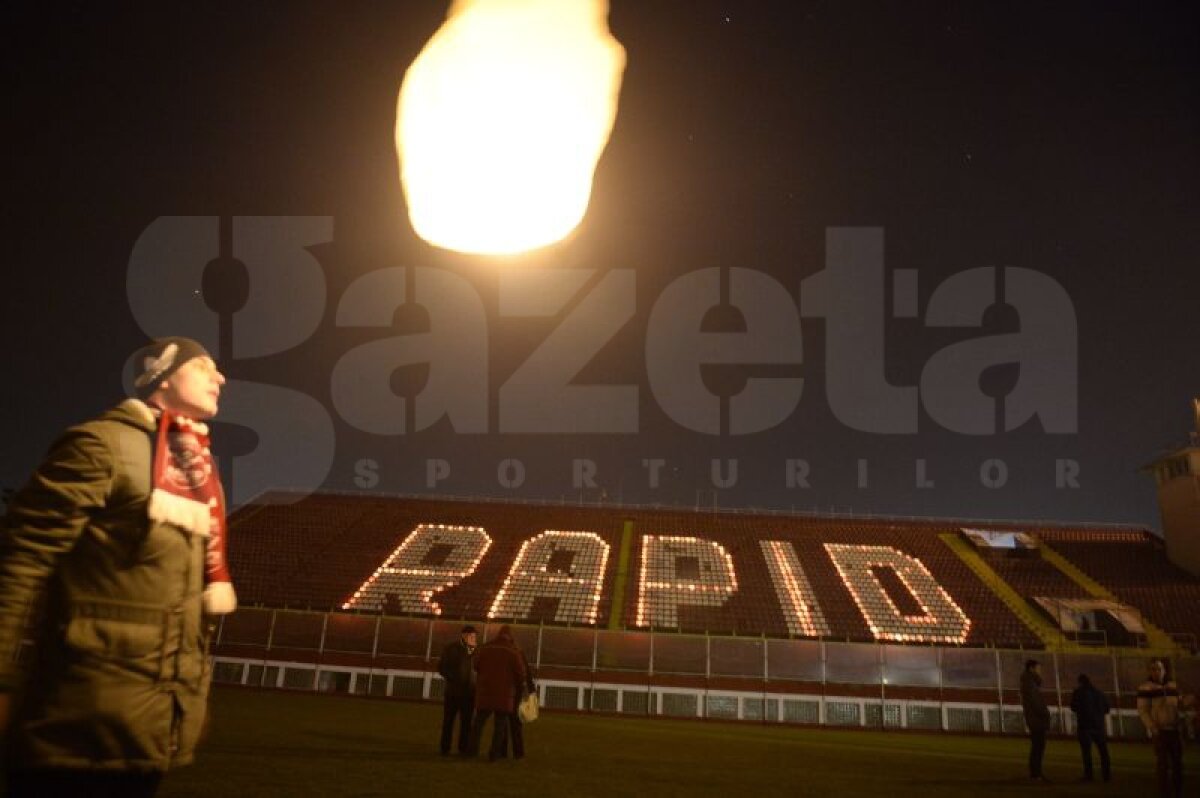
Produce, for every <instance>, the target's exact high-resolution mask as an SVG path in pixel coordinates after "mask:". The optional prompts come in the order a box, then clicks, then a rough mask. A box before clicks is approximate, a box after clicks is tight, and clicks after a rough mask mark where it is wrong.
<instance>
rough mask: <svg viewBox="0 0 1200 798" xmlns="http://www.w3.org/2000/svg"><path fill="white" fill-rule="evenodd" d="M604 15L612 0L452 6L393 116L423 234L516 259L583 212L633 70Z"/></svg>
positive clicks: (485, 1) (461, 0) (511, 0)
mask: <svg viewBox="0 0 1200 798" xmlns="http://www.w3.org/2000/svg"><path fill="white" fill-rule="evenodd" d="M607 18H608V2H607V0H456V1H455V2H454V3H453V5H451V7H450V12H449V14H448V15H447V18H446V22H445V23H444V24H443V25H442V27H441V28H440V29H439V30H438V31H437V33H435V34H434V36H433V38H432V39H430V40H429V43H428V44H426V45H425V49H424V50H422V51H421V54H420V55H418V56H417V58H416V60H415V61H413V64H412V66H411V67H409V69H408V72H407V73H406V74H405V76H404V84H403V85H402V86H401V88H400V100H399V108H398V111H397V120H396V148H397V151H398V153H399V156H400V179H401V181H402V182H403V184H404V193H405V198H406V200H407V202H408V213H409V218H410V219H411V220H412V225H413V228H414V229H415V230H416V231H417V234H418V235H419V236H421V238H423V239H425V240H426V241H428V242H429V243H431V244H434V245H436V246H440V247H446V248H448V249H454V250H458V251H460V252H471V253H480V254H513V253H516V252H523V251H525V250H529V249H534V248H537V247H541V246H545V245H547V244H552V243H554V242H555V241H558V240H560V239H562V238H563V237H564V236H566V235H567V234H568V233H570V232H571V231H572V230H573V229H575V227H576V226H577V225H578V224H579V222H580V221H582V220H583V215H584V212H585V211H586V210H587V205H588V197H589V196H590V194H591V190H592V174H593V172H594V171H595V169H596V164H597V162H598V161H599V160H600V155H601V153H602V152H603V151H604V146H605V144H607V142H608V136H609V134H610V133H611V132H612V126H613V121H614V120H615V118H616V115H617V94H618V92H619V90H620V86H621V73H622V72H623V71H624V68H625V50H624V48H622V47H621V45H620V43H619V42H617V40H616V39H614V38H613V37H612V35H611V34H610V33H609V31H608V23H607Z"/></svg>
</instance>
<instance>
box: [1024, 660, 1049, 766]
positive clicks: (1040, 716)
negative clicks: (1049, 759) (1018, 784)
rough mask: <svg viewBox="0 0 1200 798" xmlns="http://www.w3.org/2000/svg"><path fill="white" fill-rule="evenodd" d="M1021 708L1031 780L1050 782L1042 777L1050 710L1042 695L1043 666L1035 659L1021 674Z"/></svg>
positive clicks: (1028, 661) (1026, 664) (1027, 664)
mask: <svg viewBox="0 0 1200 798" xmlns="http://www.w3.org/2000/svg"><path fill="white" fill-rule="evenodd" d="M1021 708H1022V709H1023V710H1024V711H1025V725H1026V726H1027V727H1028V728H1029V778H1031V779H1034V780H1036V781H1049V779H1047V778H1046V777H1045V776H1044V775H1042V756H1043V755H1044V754H1045V753H1046V732H1047V731H1048V730H1049V729H1050V708H1049V707H1047V706H1046V699H1045V697H1044V696H1043V695H1042V665H1041V663H1040V662H1038V661H1037V660H1035V659H1031V660H1027V661H1026V662H1025V671H1024V673H1022V674H1021Z"/></svg>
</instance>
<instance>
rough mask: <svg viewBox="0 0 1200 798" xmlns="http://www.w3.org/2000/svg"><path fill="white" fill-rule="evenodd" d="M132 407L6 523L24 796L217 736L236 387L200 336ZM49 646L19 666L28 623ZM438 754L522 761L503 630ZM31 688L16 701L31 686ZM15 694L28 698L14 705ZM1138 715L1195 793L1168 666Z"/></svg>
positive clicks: (446, 675)
mask: <svg viewBox="0 0 1200 798" xmlns="http://www.w3.org/2000/svg"><path fill="white" fill-rule="evenodd" d="M131 360H132V363H133V367H134V368H133V371H134V374H133V378H134V379H133V388H132V391H131V396H130V397H129V398H128V399H126V400H125V401H124V402H122V403H121V404H120V405H118V406H117V407H115V408H113V409H111V410H109V411H107V412H106V413H103V414H102V415H100V416H98V417H97V418H95V419H93V420H91V421H88V422H86V423H83V424H80V425H78V426H75V427H72V428H70V429H69V430H67V431H66V432H65V433H64V434H63V435H62V436H61V437H60V439H59V440H58V441H57V442H56V443H55V444H54V445H53V446H52V447H51V449H50V451H49V453H48V454H47V456H46V458H45V460H44V461H43V462H42V464H41V466H40V467H39V468H38V469H37V471H36V472H35V473H34V475H33V477H32V478H31V479H30V481H29V483H28V484H27V485H26V486H25V488H23V489H22V490H21V491H19V492H17V493H16V494H15V495H14V496H13V497H12V499H11V500H10V501H9V502H8V508H7V509H8V512H7V515H6V517H5V518H4V519H3V522H2V523H0V734H4V735H5V736H6V745H5V747H4V748H5V750H4V757H3V765H4V769H5V771H7V772H6V774H5V775H6V780H7V789H8V795H10V796H12V798H22V797H23V796H34V797H35V798H45V796H53V795H80V796H83V795H86V796H89V798H104V796H113V798H139V796H153V795H154V794H155V793H156V792H157V790H158V788H159V785H160V782H161V779H162V775H163V773H164V772H165V771H166V770H168V769H169V768H174V767H176V766H179V765H186V764H188V763H189V762H191V761H192V759H193V756H194V752H195V749H196V746H197V743H198V742H199V739H200V737H201V732H202V729H203V728H204V725H205V715H206V706H207V698H208V689H209V684H210V681H211V677H212V672H211V667H212V660H211V657H210V656H209V653H208V646H209V643H210V641H211V637H212V632H213V626H214V619H215V618H217V617H218V616H220V615H223V614H227V613H229V612H232V611H233V610H234V609H235V608H236V606H237V597H236V595H235V593H234V590H233V585H232V583H231V579H230V574H229V570H228V567H227V563H226V553H225V539H226V534H225V533H226V519H225V500H224V495H223V493H222V490H221V483H220V480H219V479H218V476H217V471H216V462H215V460H214V458H213V455H212V452H211V450H210V448H209V431H208V427H207V423H206V422H207V421H208V420H209V419H211V418H212V417H213V416H215V415H216V413H217V406H218V402H219V399H220V395H221V388H222V386H223V385H224V383H225V377H224V376H223V375H222V374H221V372H220V371H219V370H218V368H217V365H216V363H215V362H214V360H213V358H212V357H211V356H210V355H209V353H208V352H207V351H206V350H205V349H204V347H203V346H202V345H200V344H199V343H198V342H196V341H194V340H191V339H188V338H164V339H159V340H156V341H153V342H151V343H150V344H148V345H146V346H145V347H143V348H142V349H140V350H139V351H137V352H136V353H134V356H133V357H132V358H131ZM38 606H40V608H41V609H40V614H39V615H38V616H37V617H39V618H40V619H41V620H40V622H39V623H38V624H37V628H36V638H37V639H36V641H35V643H36V645H35V646H34V648H33V650H32V654H31V656H30V657H29V661H28V662H26V663H21V662H20V659H21V657H20V656H19V655H20V653H21V651H22V645H23V637H24V630H25V625H26V621H27V619H28V618H29V617H31V612H32V610H33V608H35V607H38ZM438 671H439V673H440V674H441V676H442V678H443V679H444V680H445V695H444V713H443V722H442V734H441V746H440V747H441V753H442V754H443V755H448V754H450V753H451V745H452V742H453V737H454V727H455V724H456V723H457V724H458V726H459V734H458V751H459V753H461V754H464V755H472V756H474V755H478V753H479V748H480V739H481V737H482V736H483V731H484V727H485V725H486V724H487V722H488V720H489V719H494V720H493V728H492V737H491V745H490V747H489V750H488V759H489V760H492V761H494V760H496V759H499V758H503V757H507V756H508V749H509V741H510V738H511V745H512V755H513V757H514V758H515V759H521V758H522V757H523V756H524V755H525V740H524V731H523V728H522V722H521V718H520V715H519V713H518V706H519V705H520V704H521V702H522V700H523V698H524V697H525V696H528V695H534V696H536V685H535V684H534V680H533V674H532V671H531V669H530V667H529V662H528V661H527V660H526V658H525V655H524V654H523V653H522V651H521V649H520V648H519V647H518V646H517V644H516V642H515V640H514V639H513V634H512V630H511V629H510V628H509V627H508V626H501V627H500V628H499V630H498V631H497V633H496V634H495V636H494V637H493V638H492V639H491V640H488V641H487V642H486V643H483V644H482V645H479V644H478V635H477V632H476V630H475V628H474V627H472V626H465V627H463V628H462V630H461V633H460V635H459V638H458V639H457V640H455V641H453V642H451V643H450V644H449V645H447V646H446V648H445V650H444V651H443V652H442V655H441V658H440V661H439V665H438ZM18 688H19V689H18ZM1041 688H1042V679H1041V675H1040V665H1039V663H1038V662H1037V661H1036V660H1030V661H1028V662H1027V663H1026V666H1025V670H1024V673H1023V674H1022V677H1021V700H1022V705H1023V708H1024V716H1025V722H1026V725H1027V726H1028V728H1029V732H1030V738H1031V747H1030V753H1029V774H1030V776H1031V777H1032V778H1034V779H1036V780H1039V781H1045V780H1046V779H1045V776H1044V775H1043V773H1042V758H1043V754H1044V752H1045V748H1046V733H1047V731H1048V730H1049V728H1050V718H1051V716H1050V710H1049V708H1048V707H1047V705H1046V700H1045V697H1044V695H1043V694H1042V689H1041ZM15 696H19V699H18V698H15ZM1137 708H1138V713H1139V715H1140V716H1141V719H1142V723H1143V724H1144V726H1145V728H1146V730H1147V732H1148V733H1149V735H1150V737H1151V739H1152V740H1153V742H1154V751H1155V756H1156V760H1157V776H1158V783H1159V788H1160V791H1161V794H1162V795H1164V796H1176V797H1178V796H1181V795H1182V794H1183V766H1182V762H1183V747H1182V745H1183V740H1182V735H1183V731H1184V726H1185V724H1184V720H1183V711H1184V710H1185V709H1186V704H1185V702H1184V701H1183V700H1182V699H1181V696H1180V691H1179V688H1178V686H1177V685H1176V684H1175V682H1174V681H1172V680H1171V679H1170V678H1168V673H1167V664H1166V662H1164V661H1163V660H1161V659H1154V660H1151V661H1150V664H1149V674H1148V678H1147V680H1146V681H1145V682H1144V683H1142V684H1141V686H1140V687H1139V688H1138V694H1137ZM1071 709H1072V710H1073V711H1074V712H1075V716H1076V721H1077V723H1076V726H1077V731H1078V737H1079V744H1080V748H1081V753H1082V757H1083V767H1084V778H1085V779H1092V778H1093V766H1092V748H1093V747H1095V748H1096V749H1097V750H1098V752H1099V755H1100V775H1101V778H1102V779H1104V780H1105V781H1108V780H1110V779H1111V778H1112V768H1111V763H1110V759H1109V752H1108V746H1107V737H1106V733H1105V717H1106V715H1107V714H1108V713H1109V705H1108V701H1107V699H1106V698H1105V696H1104V694H1103V693H1102V692H1100V691H1099V690H1097V689H1096V687H1095V686H1094V685H1092V683H1091V681H1090V680H1089V679H1088V677H1087V676H1086V675H1080V676H1079V686H1078V687H1077V688H1076V690H1075V691H1074V693H1073V694H1072V697H1071Z"/></svg>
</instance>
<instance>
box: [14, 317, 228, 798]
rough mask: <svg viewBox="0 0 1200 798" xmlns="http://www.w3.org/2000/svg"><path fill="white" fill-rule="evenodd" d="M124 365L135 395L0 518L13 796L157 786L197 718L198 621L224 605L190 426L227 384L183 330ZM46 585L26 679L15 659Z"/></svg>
mask: <svg viewBox="0 0 1200 798" xmlns="http://www.w3.org/2000/svg"><path fill="white" fill-rule="evenodd" d="M133 362H134V367H135V371H136V373H137V381H136V382H135V383H134V386H135V391H134V398H130V399H128V400H126V401H125V402H123V403H122V404H121V405H119V406H118V407H116V408H114V409H113V410H110V411H108V412H107V413H105V414H103V415H101V416H100V417H99V418H97V419H94V420H92V421H89V422H87V423H85V424H81V425H79V426H76V427H72V428H71V429H69V430H67V432H66V433H65V434H64V435H63V436H62V437H61V438H60V439H59V440H58V442H57V443H55V445H54V446H53V447H52V448H51V450H50V452H49V454H48V455H47V456H46V459H45V460H44V461H43V463H42V465H41V467H39V468H38V470H37V471H36V473H35V474H34V475H33V477H32V479H30V481H29V483H28V485H26V487H25V488H24V489H22V490H21V491H20V492H18V493H17V494H16V496H14V497H13V499H12V501H11V502H10V503H9V506H8V515H7V516H6V517H5V518H4V519H3V522H2V523H0V729H4V728H7V743H8V749H9V750H8V751H7V752H6V760H7V761H6V765H7V767H8V770H9V773H8V777H9V785H8V787H9V795H10V796H13V798H18V797H19V796H39V797H40V796H47V795H80V796H83V795H86V796H89V798H95V797H97V796H121V798H133V797H135V796H147V795H153V794H154V793H155V792H156V791H157V789H158V785H159V782H160V780H161V778H162V774H163V773H164V772H165V771H166V770H167V769H168V768H172V767H175V766H177V765H184V764H187V763H189V762H190V761H191V760H192V756H193V752H194V750H195V747H196V743H197V741H198V739H199V737H200V730H201V728H202V726H203V723H204V714H205V704H206V701H207V697H208V686H209V681H210V676H211V673H210V671H211V668H210V667H209V661H208V656H207V651H206V647H207V642H208V635H209V628H210V625H211V616H212V615H214V614H220V613H226V612H230V611H232V610H233V609H234V607H235V606H236V597H235V596H234V593H233V588H232V585H231V584H230V583H229V579H228V570H227V568H226V567H225V549H224V537H225V535H224V533H225V514H224V496H223V494H222V492H221V487H220V482H219V480H218V479H217V473H216V468H215V464H214V462H213V458H212V454H211V452H210V450H209V444H208V429H207V426H206V425H205V424H204V423H203V422H204V421H206V420H207V419H209V418H211V417H212V416H214V415H215V414H216V412H217V400H218V397H219V395H220V392H221V386H222V385H223V384H224V382H225V378H224V377H223V376H222V375H221V373H220V372H219V371H218V370H217V367H216V364H215V363H213V360H212V358H211V357H209V355H208V353H207V352H206V351H205V350H204V348H203V347H202V346H201V345H200V344H198V343H197V342H195V341H192V340H190V339H187V338H167V339H160V340H158V341H155V342H153V343H151V344H150V345H148V346H146V347H144V348H143V349H141V350H139V351H138V352H137V353H135V354H134V358H133ZM43 595H44V607H45V609H44V612H43V619H42V621H41V622H40V623H39V625H38V627H37V629H36V630H34V635H35V638H36V647H35V650H34V653H33V657H32V662H31V663H30V666H29V667H28V668H26V669H24V672H25V673H27V674H28V676H27V678H23V677H22V672H21V671H20V670H19V669H18V667H17V665H16V657H15V654H16V653H17V651H18V649H19V648H20V646H21V640H22V636H23V635H22V630H23V626H24V623H25V619H26V617H27V614H28V612H29V610H30V608H31V607H33V606H35V605H36V604H37V602H38V600H39V598H40V597H42V596H43ZM14 695H15V696H17V698H16V699H14V698H13V696H14ZM10 706H11V710H12V716H11V718H10V717H9V710H10Z"/></svg>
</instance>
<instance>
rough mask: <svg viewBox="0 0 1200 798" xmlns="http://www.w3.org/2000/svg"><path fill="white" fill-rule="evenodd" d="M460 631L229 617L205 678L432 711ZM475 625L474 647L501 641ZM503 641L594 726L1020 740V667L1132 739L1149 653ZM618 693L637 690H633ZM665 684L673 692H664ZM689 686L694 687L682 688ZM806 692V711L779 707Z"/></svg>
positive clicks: (356, 621)
mask: <svg viewBox="0 0 1200 798" xmlns="http://www.w3.org/2000/svg"><path fill="white" fill-rule="evenodd" d="M462 624H463V621H461V620H454V621H450V620H443V619H436V618H435V619H429V618H413V617H391V616H381V615H358V614H352V613H336V612H329V613H321V612H304V611H295V610H271V609H253V608H244V609H239V610H238V612H237V613H235V614H233V615H230V616H225V618H224V619H223V620H222V622H221V624H220V626H219V627H218V630H217V638H216V653H217V657H218V671H217V678H218V680H222V681H236V682H239V683H252V684H265V685H268V686H275V687H288V688H294V689H307V690H331V691H337V692H356V693H362V694H368V695H370V694H374V695H389V696H396V695H400V696H406V697H413V698H436V697H438V696H439V695H440V692H439V690H440V679H438V678H436V677H434V676H433V675H432V672H433V671H434V670H435V664H436V661H437V658H438V655H439V654H440V652H441V650H442V648H443V647H444V646H445V645H446V644H447V643H449V642H451V641H452V640H455V639H456V638H457V637H458V635H459V631H460V629H461V626H462ZM475 625H476V626H477V627H478V628H479V629H480V632H481V635H480V636H481V638H482V639H487V638H488V637H489V636H490V634H491V633H492V632H493V631H494V630H495V629H496V628H498V626H499V625H498V624H496V623H491V624H488V623H484V622H479V623H476V624H475ZM511 627H512V630H513V633H514V637H515V638H516V640H517V643H518V645H520V646H521V648H522V650H523V651H524V652H525V654H526V657H527V658H528V660H529V661H530V663H531V665H533V667H535V668H537V669H540V670H542V671H543V672H552V673H554V674H555V677H554V678H553V679H549V680H544V682H545V683H544V687H546V688H547V689H548V687H553V688H554V689H553V691H552V692H551V694H549V695H547V696H545V697H546V698H548V699H550V701H549V705H550V706H555V705H556V702H557V703H565V704H566V707H565V708H570V709H582V710H592V711H622V712H631V711H632V712H639V713H640V712H643V711H645V712H650V714H666V715H682V716H689V717H690V716H698V717H731V718H732V717H736V718H741V719H751V720H753V719H760V720H779V721H792V722H820V723H828V724H839V725H846V724H850V725H876V726H881V727H888V726H898V727H910V726H911V727H915V728H959V729H964V730H970V729H977V730H987V731H1021V730H1022V729H1023V725H1022V723H1021V719H1020V709H1019V707H1020V698H1019V680H1020V675H1021V672H1022V670H1023V669H1024V664H1025V661H1026V660H1027V659H1031V658H1032V659H1037V660H1039V661H1040V662H1041V663H1042V679H1043V689H1044V690H1045V692H1046V694H1047V696H1048V702H1049V703H1050V704H1051V705H1052V707H1053V708H1054V709H1055V716H1056V718H1061V720H1060V721H1059V723H1060V726H1061V727H1062V728H1063V729H1064V730H1065V729H1066V728H1067V727H1068V726H1069V725H1070V715H1071V713H1070V712H1069V709H1068V708H1069V705H1070V697H1071V692H1072V690H1073V688H1074V687H1075V684H1076V679H1077V678H1078V676H1079V675H1080V674H1087V675H1088V676H1089V677H1090V679H1091V681H1092V683H1093V684H1094V685H1095V686H1096V687H1097V688H1098V689H1099V690H1101V691H1103V692H1104V693H1105V694H1107V695H1108V696H1109V700H1110V703H1111V704H1112V706H1113V707H1114V709H1116V708H1119V707H1125V709H1126V711H1125V712H1124V713H1121V712H1116V713H1115V714H1114V716H1113V718H1114V721H1113V722H1114V729H1113V732H1114V733H1115V734H1122V733H1124V734H1132V735H1138V734H1141V727H1140V724H1138V723H1137V722H1136V714H1135V713H1133V712H1132V710H1131V707H1132V697H1133V696H1134V695H1135V694H1136V692H1137V687H1138V685H1139V684H1140V683H1142V682H1143V681H1144V680H1145V679H1146V663H1147V657H1148V653H1144V652H1141V651H1138V652H1136V653H1134V652H1130V651H1129V650H1127V649H1097V650H1096V651H1089V652H1086V653H1058V652H1051V651H1041V650H1037V651H1032V650H1013V649H995V648H959V647H938V646H905V645H898V644H888V643H852V642H842V641H828V640H812V639H777V638H765V637H724V636H714V635H692V634H677V633H667V632H650V631H629V630H603V629H592V628H586V627H558V626H529V625H519V624H511ZM1168 660H1169V662H1170V666H1171V672H1172V674H1173V678H1175V679H1176V681H1177V682H1179V684H1180V686H1181V688H1182V690H1183V691H1184V692H1193V691H1195V690H1196V688H1197V686H1198V685H1200V657H1180V656H1176V657H1173V658H1172V657H1168ZM638 676H641V677H642V678H641V679H638V678H637V677H638ZM610 682H615V684H612V685H609V683H610ZM630 683H634V684H636V685H638V686H636V687H633V688H631V687H629V686H628V685H629V684H630ZM672 683H674V684H676V685H684V686H685V687H670V685H671V684H672ZM696 683H700V684H702V685H703V687H700V688H697V687H694V686H692V687H686V686H687V685H694V684H696ZM805 693H807V694H811V696H813V697H815V698H816V700H817V703H816V704H814V703H813V699H812V698H805V697H803V696H802V695H800V696H797V697H791V696H790V695H788V694H805ZM773 694H779V695H778V697H772V695H773ZM639 695H640V696H642V697H638V696H639ZM555 696H558V699H555ZM838 696H842V697H843V698H844V699H845V700H839V699H838V698H837V697H838ZM771 701H774V702H775V703H774V704H772V703H770V702H771ZM764 702H767V703H764ZM789 702H790V703H789ZM806 702H807V703H806ZM963 712H966V713H967V715H963V714H962V713H963ZM960 715H962V717H960ZM968 715H969V716H970V717H969V719H968V717H967V716H968Z"/></svg>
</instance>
